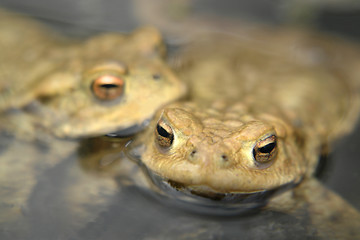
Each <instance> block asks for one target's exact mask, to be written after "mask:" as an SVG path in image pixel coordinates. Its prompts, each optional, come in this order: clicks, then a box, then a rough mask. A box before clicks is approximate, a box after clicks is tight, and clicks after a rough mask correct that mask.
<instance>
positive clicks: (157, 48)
mask: <svg viewBox="0 0 360 240" xmlns="http://www.w3.org/2000/svg"><path fill="white" fill-rule="evenodd" d="M0 19H1V23H0V34H1V40H0V48H1V49H2V51H1V55H0V61H1V65H0V93H1V97H0V111H2V112H5V113H9V112H10V113H11V114H10V115H11V116H13V115H14V116H15V118H16V117H17V116H18V115H19V117H18V118H17V119H25V118H28V120H26V123H28V124H27V125H29V127H27V128H26V129H24V132H26V133H27V134H31V133H34V131H36V130H35V129H36V127H35V126H38V125H40V126H41V127H43V128H45V129H47V130H48V131H50V132H52V133H54V134H55V135H56V136H59V137H72V138H73V137H86V136H97V135H103V134H106V133H110V132H116V131H120V132H121V131H123V134H124V135H129V134H133V133H135V132H136V131H138V130H140V129H141V128H143V127H144V126H145V125H146V123H147V121H148V120H149V119H150V118H151V117H152V115H153V113H154V111H155V110H156V109H157V108H159V107H160V106H162V105H163V104H165V103H168V102H170V101H173V100H175V99H177V98H179V97H181V96H182V95H183V94H184V92H185V88H184V86H183V84H182V83H181V82H180V81H179V80H178V79H177V77H176V76H175V75H174V74H173V72H172V71H171V70H170V68H169V67H168V66H167V65H166V64H165V63H164V54H165V47H164V45H163V42H162V38H161V36H160V33H159V32H158V31H157V30H156V29H154V28H150V27H148V28H141V29H138V30H136V31H134V32H133V33H131V34H120V33H105V34H100V35H97V36H94V37H91V38H88V39H85V40H74V39H67V38H65V37H62V36H59V35H58V34H57V33H54V32H52V31H50V30H49V29H47V28H46V27H45V26H43V25H41V24H40V23H38V22H35V21H34V20H32V19H29V18H25V17H20V16H17V15H14V14H12V13H8V12H5V11H2V12H1V16H0ZM24 39H26V41H24ZM22 113H25V115H26V117H25V118H23V117H22V116H23V114H22ZM9 122H11V121H9ZM4 125H5V124H4ZM8 126H11V124H8ZM16 129H17V127H16V126H13V130H14V131H16ZM20 134H21V132H20V133H19V135H20Z"/></svg>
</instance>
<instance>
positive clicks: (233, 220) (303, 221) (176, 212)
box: [0, 136, 347, 239]
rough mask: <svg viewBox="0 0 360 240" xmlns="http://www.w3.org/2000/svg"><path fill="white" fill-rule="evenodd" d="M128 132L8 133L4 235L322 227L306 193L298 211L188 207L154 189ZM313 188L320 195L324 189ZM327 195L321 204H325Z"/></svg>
mask: <svg viewBox="0 0 360 240" xmlns="http://www.w3.org/2000/svg"><path fill="white" fill-rule="evenodd" d="M50 139H51V140H50ZM128 140H129V139H125V140H122V139H120V140H119V139H109V138H93V139H87V140H83V141H81V142H76V141H63V140H58V139H53V138H50V137H49V138H48V139H47V141H37V142H24V141H19V140H16V139H14V138H12V137H9V136H2V138H1V141H0V142H1V146H2V148H1V162H0V165H1V166H0V169H1V174H0V177H1V188H0V189H1V199H0V201H1V204H0V207H1V218H0V220H1V223H0V224H1V225H0V229H1V231H0V238H1V239H54V238H58V239H239V238H245V239H260V238H261V239H274V238H276V239H289V238H292V239H304V238H306V237H314V236H316V235H317V234H318V231H319V229H318V228H317V226H316V225H313V224H312V223H311V221H312V220H311V219H312V217H311V215H312V212H311V211H312V210H311V208H309V206H308V204H306V203H303V202H302V201H300V203H301V204H298V206H296V208H294V209H292V210H291V211H286V212H284V211H283V209H281V208H280V209H276V207H274V208H273V210H261V211H258V212H256V213H253V214H246V215H232V216H228V215H226V216H223V215H221V214H216V215H214V214H209V213H206V212H202V213H201V211H199V209H196V208H197V207H198V206H199V205H196V204H193V205H191V204H190V205H188V207H185V208H184V207H183V206H181V205H179V204H176V203H174V202H173V200H174V199H168V198H165V197H164V195H158V194H157V193H154V192H153V190H149V186H150V183H147V182H146V178H145V176H144V174H143V172H142V171H141V170H140V168H139V166H138V165H137V164H135V163H134V162H133V161H131V160H129V159H127V158H126V157H125V155H124V154H123V153H122V152H121V150H122V149H123V148H124V145H125V144H126V143H127V141H128ZM309 191H310V192H309V193H307V194H308V195H313V192H311V191H318V189H316V188H315V189H311V190H309ZM154 194H155V197H154ZM324 196H325V197H326V196H327V195H326V194H325V195H324ZM300 197H301V196H300ZM326 201H327V200H326V198H325V199H321V202H320V203H319V204H317V205H321V206H325V207H326V206H327V205H326V204H324V203H326ZM189 206H190V207H189ZM317 211H321V210H319V209H317ZM344 214H345V215H346V214H347V213H346V212H345V213H343V214H342V215H339V217H340V221H342V220H343V219H342V218H343V217H344V216H343V215H344ZM317 220H318V221H321V220H323V219H322V217H321V216H320V217H319V219H317ZM334 223H338V222H337V221H335V222H334ZM340 225H341V224H340ZM320 230H321V229H320Z"/></svg>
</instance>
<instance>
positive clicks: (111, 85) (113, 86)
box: [100, 84, 119, 89]
mask: <svg viewBox="0 0 360 240" xmlns="http://www.w3.org/2000/svg"><path fill="white" fill-rule="evenodd" d="M100 87H101V88H107V89H109V88H118V87H119V85H117V84H102V85H100Z"/></svg>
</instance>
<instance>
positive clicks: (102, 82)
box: [91, 74, 124, 101]
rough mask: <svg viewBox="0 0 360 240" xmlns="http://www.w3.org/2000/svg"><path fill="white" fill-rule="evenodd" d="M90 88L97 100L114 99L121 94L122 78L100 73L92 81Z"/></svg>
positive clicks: (122, 89) (122, 88) (122, 90)
mask: <svg viewBox="0 0 360 240" xmlns="http://www.w3.org/2000/svg"><path fill="white" fill-rule="evenodd" d="M91 90H92V92H93V94H94V95H95V97H96V98H97V99H99V100H102V101H110V100H114V99H116V98H118V97H120V96H121V95H122V94H123V92H124V80H123V79H122V78H120V77H117V76H114V75H110V74H106V75H102V76H99V77H98V78H96V79H95V80H94V81H93V83H92V85H91Z"/></svg>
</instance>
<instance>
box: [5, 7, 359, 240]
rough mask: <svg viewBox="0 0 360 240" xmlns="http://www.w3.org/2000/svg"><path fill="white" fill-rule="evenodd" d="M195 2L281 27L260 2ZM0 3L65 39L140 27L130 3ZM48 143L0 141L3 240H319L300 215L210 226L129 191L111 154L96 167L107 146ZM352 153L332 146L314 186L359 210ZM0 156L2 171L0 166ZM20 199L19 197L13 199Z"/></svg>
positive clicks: (352, 143) (218, 220)
mask: <svg viewBox="0 0 360 240" xmlns="http://www.w3.org/2000/svg"><path fill="white" fill-rule="evenodd" d="M196 2H197V3H198V5H197V11H200V12H216V11H214V9H216V10H218V11H219V12H220V13H221V14H227V13H228V14H229V15H231V16H236V14H237V13H238V12H237V11H236V9H239V12H241V13H242V14H243V15H245V17H249V16H248V15H250V17H252V18H256V19H260V20H268V19H269V21H271V22H273V23H279V22H281V21H284V20H286V19H284V17H282V16H284V14H281V13H282V12H281V9H282V8H281V7H279V5H276V4H274V5H271V4H269V3H268V2H267V1H252V2H253V3H252V4H251V3H249V2H246V1H240V2H241V3H239V2H238V3H235V1H229V3H230V2H232V5H229V6H226V5H222V6H221V8H216V7H214V6H215V5H216V4H217V3H216V1H209V2H208V4H205V6H206V7H204V8H202V7H201V6H203V5H202V4H204V1H196ZM264 2H266V3H267V4H262V3H264ZM0 3H2V5H5V6H9V7H12V8H14V9H17V10H19V11H24V12H28V13H30V14H33V15H36V16H38V17H41V18H45V19H50V20H55V21H56V22H57V21H61V20H63V22H67V23H71V24H70V25H68V24H67V23H66V24H60V25H59V24H57V26H58V27H59V28H61V29H63V30H65V31H67V32H68V33H69V34H79V35H86V34H91V33H94V32H97V31H99V30H104V29H111V30H122V31H126V30H131V29H133V28H134V27H135V26H137V25H138V24H139V22H137V20H136V19H135V17H134V16H132V14H131V12H130V11H129V9H131V1H97V0H92V1H83V0H81V1H77V3H76V4H74V3H73V1H61V2H60V1H44V0H36V1H31V4H30V2H29V3H24V1H14V0H12V1H6V0H2V1H0ZM278 3H279V4H280V3H281V1H278ZM69 9H71V11H69ZM229 9H231V11H230V12H229ZM240 9H241V11H240ZM247 9H249V11H247ZM266 10H268V11H266ZM227 11H228V12H227ZM342 11H344V10H342ZM352 11H354V8H352ZM245 13H246V14H245ZM250 13H252V14H250ZM331 13H332V12H331V11H322V12H320V13H319V15H317V16H319V17H318V21H315V22H314V25H315V26H320V27H323V28H325V29H328V30H332V31H336V29H337V28H336V27H332V26H334V24H333V25H329V24H327V23H328V22H330V23H331V21H333V20H334V17H333V18H331ZM329 14H330V16H329ZM333 15H334V14H333ZM335 15H336V12H335ZM324 16H325V17H324ZM343 19H346V17H343ZM342 21H344V23H346V21H347V20H342ZM336 23H337V24H339V22H336ZM74 24H75V25H74ZM314 25H312V26H314ZM79 26H81V27H79ZM79 29H81V30H79ZM341 29H343V28H341ZM356 31H357V29H356V30H352V29H350V30H349V31H347V32H346V34H347V35H349V36H354V37H356V36H357V34H358V33H357V32H356ZM50 142H51V144H48V141H38V142H36V143H28V142H18V141H17V140H16V139H14V138H12V137H9V136H3V137H2V138H1V139H0V154H1V161H2V163H3V164H2V169H0V173H7V175H6V174H5V176H6V177H4V178H0V179H1V181H2V182H5V183H6V184H3V186H6V187H3V188H1V192H0V197H1V199H2V201H1V205H0V220H1V221H0V239H317V238H316V237H315V236H316V232H317V229H316V228H315V227H314V226H312V225H311V223H310V220H309V219H310V217H309V215H308V214H309V213H308V212H306V211H303V212H301V213H300V214H299V213H297V214H296V215H294V214H288V213H283V212H276V211H264V212H256V213H251V214H247V215H245V216H214V215H211V214H200V213H198V212H197V211H189V210H185V209H184V208H181V207H176V206H174V204H172V203H171V202H170V203H169V202H168V201H165V200H161V198H160V199H159V198H156V197H154V196H153V194H151V193H149V192H148V190H146V189H144V188H142V187H141V185H140V186H139V185H137V184H133V183H132V181H134V176H137V175H136V174H137V169H138V168H137V166H136V164H134V163H132V162H130V161H128V160H126V159H122V160H120V161H115V160H114V159H121V154H120V155H117V154H118V153H117V152H116V151H115V152H112V151H113V149H112V148H110V150H109V151H110V152H111V154H115V155H114V158H111V159H110V160H108V161H107V162H105V163H99V159H101V156H102V154H103V153H104V152H102V149H103V148H102V147H104V146H101V147H99V148H98V147H97V146H98V144H99V142H98V141H97V140H84V141H82V142H78V141H61V140H55V139H52V140H51V141H50ZM359 143H360V128H359V127H358V128H357V129H356V130H355V131H354V132H353V133H352V134H351V135H350V136H347V137H346V138H344V139H343V140H341V141H339V142H338V143H337V144H336V145H335V148H334V151H333V153H332V154H331V156H330V159H329V161H328V163H327V165H325V173H324V174H323V176H322V178H321V181H322V182H323V183H324V184H325V185H326V186H327V187H329V188H330V189H332V190H334V191H335V192H337V193H339V195H341V196H342V197H343V198H344V199H346V200H347V201H348V202H350V203H351V204H352V205H353V206H354V207H356V208H357V209H359V210H360V188H359V187H358V186H359V185H360V174H359V171H358V169H360V162H359V161H358V159H359V157H358V156H359V155H360V149H359V147H358V146H359ZM110 145H111V144H110ZM107 147H109V146H108V145H106V146H105V148H107ZM9 149H11V150H9ZM107 153H108V152H106V155H107ZM4 154H7V155H5V156H6V159H7V161H8V162H7V163H5V164H4V158H5V157H4ZM112 160H114V162H112ZM124 171H129V172H130V174H128V176H130V177H127V176H126V174H121V173H123V172H124ZM2 175H4V174H2ZM19 189H21V190H24V192H22V193H21V194H19V195H16V194H15V192H16V191H18V190H19ZM7 199H10V200H9V201H6V200H7ZM12 199H16V203H20V205H21V204H22V203H23V205H27V207H26V208H25V207H24V208H20V209H17V207H16V206H17V205H16V204H15V203H14V204H13V205H12V204H11V201H12ZM14 201H15V200H14ZM9 209H11V210H13V211H9ZM9 212H10V213H9ZM14 215H15V216H16V217H15V218H13V216H14Z"/></svg>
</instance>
